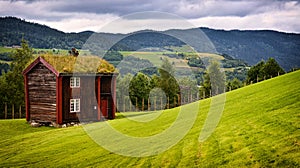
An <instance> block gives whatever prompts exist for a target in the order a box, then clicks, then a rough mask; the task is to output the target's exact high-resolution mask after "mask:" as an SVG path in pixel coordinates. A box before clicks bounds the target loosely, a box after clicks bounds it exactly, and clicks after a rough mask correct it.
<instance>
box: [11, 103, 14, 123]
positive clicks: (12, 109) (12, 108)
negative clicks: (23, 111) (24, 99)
mask: <svg viewBox="0 0 300 168" xmlns="http://www.w3.org/2000/svg"><path fill="white" fill-rule="evenodd" d="M11 111H12V112H11V113H12V114H11V115H12V116H11V117H12V119H15V105H14V104H13V105H12V107H11Z"/></svg>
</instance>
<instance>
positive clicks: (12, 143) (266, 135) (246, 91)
mask: <svg viewBox="0 0 300 168" xmlns="http://www.w3.org/2000/svg"><path fill="white" fill-rule="evenodd" d="M299 79H300V71H297V72H293V73H289V74H286V75H283V76H280V77H276V78H273V79H270V80H266V81H264V82H261V83H257V84H253V85H250V86H246V87H243V88H241V89H238V90H234V91H232V92H228V93H226V104H225V108H224V112H223V115H222V118H221V120H220V123H219V124H218V126H217V128H216V130H215V131H214V132H213V134H212V135H211V136H210V137H209V138H208V139H207V140H206V141H204V142H199V141H198V137H199V134H200V131H201V129H202V126H203V124H204V122H205V118H206V116H207V113H208V110H209V104H210V102H211V99H206V100H202V101H200V108H199V113H198V115H197V118H196V121H195V124H194V125H193V127H192V128H191V129H190V130H189V132H188V134H187V135H186V136H185V137H184V138H183V139H182V140H181V141H179V142H178V143H177V144H176V145H175V146H173V147H171V148H170V149H168V150H167V151H165V152H163V153H161V154H158V155H154V156H148V157H141V158H140V157H128V156H122V155H118V154H115V153H113V152H110V151H108V150H105V149H104V148H102V147H100V146H99V145H98V144H96V143H95V142H94V141H93V140H92V139H91V138H90V137H89V136H88V135H87V133H86V132H85V131H84V128H83V127H82V126H79V127H68V128H50V127H40V128H32V127H30V126H29V125H28V124H26V122H25V120H0V128H1V139H0V167H48V166H50V167H125V166H127V167H219V166H222V167H300V113H299V112H300V96H299V95H300V81H299ZM195 107H196V106H195V103H193V104H188V105H186V106H185V107H184V109H193V108H195ZM197 110H198V109H197ZM178 112H179V108H175V109H170V110H165V111H163V112H162V113H161V114H160V115H159V117H158V118H156V119H154V120H153V121H151V122H146V123H141V122H136V121H131V120H128V119H127V118H126V117H124V116H123V115H121V114H119V115H118V116H117V119H115V120H111V121H108V122H109V124H110V125H111V126H112V127H114V128H115V129H117V130H118V131H120V132H121V133H124V134H127V135H132V136H138V137H144V136H148V135H154V134H157V133H159V132H161V131H163V130H166V129H167V128H168V127H169V126H170V125H172V122H173V121H174V120H175V119H176V117H177V114H178ZM184 112H185V113H188V112H189V111H188V110H186V111H184ZM155 113H158V112H155ZM155 113H153V114H152V113H151V114H150V115H154V114H155ZM134 115H136V117H141V116H142V115H147V113H141V112H131V113H127V116H134ZM125 116H126V115H125ZM105 124H106V123H105V122H99V123H93V124H88V125H86V126H87V127H90V128H91V129H93V128H100V127H103V125H105ZM104 133H105V131H103V134H104ZM104 136H105V137H108V138H109V137H110V135H109V134H105V135H104ZM112 143H115V144H116V145H118V141H114V142H112ZM148 148H149V150H150V149H151V144H149V146H148Z"/></svg>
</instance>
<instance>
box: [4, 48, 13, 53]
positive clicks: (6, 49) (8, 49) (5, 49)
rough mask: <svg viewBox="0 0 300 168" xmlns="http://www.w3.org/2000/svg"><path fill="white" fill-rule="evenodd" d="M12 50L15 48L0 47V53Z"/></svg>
mask: <svg viewBox="0 0 300 168" xmlns="http://www.w3.org/2000/svg"><path fill="white" fill-rule="evenodd" d="M13 50H15V48H6V47H0V53H5V52H11V51H13Z"/></svg>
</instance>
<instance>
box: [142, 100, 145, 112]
mask: <svg viewBox="0 0 300 168" xmlns="http://www.w3.org/2000/svg"><path fill="white" fill-rule="evenodd" d="M144 101H145V100H144V98H142V111H144V107H145V102H144Z"/></svg>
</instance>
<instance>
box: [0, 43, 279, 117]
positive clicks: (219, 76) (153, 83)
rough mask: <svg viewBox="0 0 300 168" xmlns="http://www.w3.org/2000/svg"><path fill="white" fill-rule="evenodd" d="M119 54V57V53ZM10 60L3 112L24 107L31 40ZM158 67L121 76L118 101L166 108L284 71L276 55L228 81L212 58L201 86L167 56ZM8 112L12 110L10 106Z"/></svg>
mask: <svg viewBox="0 0 300 168" xmlns="http://www.w3.org/2000/svg"><path fill="white" fill-rule="evenodd" d="M116 56H117V57H120V55H116ZM10 59H11V60H12V62H11V64H10V68H9V70H8V71H7V72H3V74H2V76H1V77H0V94H1V97H0V111H1V112H3V111H4V107H5V104H6V107H7V108H11V105H12V104H14V106H15V107H21V108H20V109H25V108H24V106H25V103H24V100H25V98H24V79H23V75H22V71H23V69H24V68H25V67H26V65H28V62H29V61H30V60H32V59H33V51H32V48H30V47H29V45H28V42H27V41H25V40H22V41H21V48H19V49H16V50H14V51H13V53H12V54H10ZM156 70H157V73H151V74H152V75H149V74H145V73H144V72H143V71H140V72H138V73H136V74H135V75H131V74H130V73H128V74H126V75H122V76H121V75H120V76H119V77H118V79H117V96H118V97H117V100H118V103H119V104H124V103H127V105H128V103H130V104H132V106H134V107H136V108H137V109H139V110H147V109H149V108H150V106H151V107H152V106H153V105H154V104H155V105H163V107H162V108H163V109H164V108H173V107H177V106H180V105H182V104H184V103H189V102H192V101H195V100H198V99H202V98H208V97H211V96H214V95H217V94H221V93H224V92H225V91H230V90H234V89H237V88H240V87H242V86H244V85H246V84H252V83H256V82H259V81H262V80H265V79H269V78H272V77H275V76H278V75H281V74H284V73H285V71H284V70H283V69H282V68H281V67H280V65H279V64H278V63H277V62H276V60H275V59H274V58H269V59H268V60H267V61H261V62H259V63H258V64H256V65H254V66H252V67H251V68H250V69H249V71H248V73H247V79H246V80H245V81H240V80H239V79H237V78H234V79H231V80H228V79H227V80H226V74H225V73H224V72H223V71H222V69H221V67H220V63H219V62H216V61H211V63H210V65H209V66H208V67H207V68H206V70H205V72H204V75H202V78H203V82H201V83H200V85H199V84H198V83H197V80H195V79H192V78H190V77H182V78H180V79H175V77H174V75H175V69H174V67H173V65H172V63H171V62H170V61H169V60H168V59H167V58H164V59H162V65H161V67H159V68H157V69H156ZM153 71H154V70H153ZM154 101H156V102H154ZM8 105H9V106H8ZM150 109H151V108H150ZM7 111H8V112H10V111H12V110H11V109H7ZM0 114H1V115H0V118H4V113H0ZM8 115H10V114H8Z"/></svg>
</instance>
